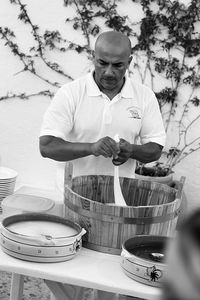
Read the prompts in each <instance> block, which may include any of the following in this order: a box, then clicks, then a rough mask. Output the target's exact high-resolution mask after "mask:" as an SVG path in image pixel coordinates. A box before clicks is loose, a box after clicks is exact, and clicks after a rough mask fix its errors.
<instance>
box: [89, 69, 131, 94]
mask: <svg viewBox="0 0 200 300" xmlns="http://www.w3.org/2000/svg"><path fill="white" fill-rule="evenodd" d="M93 74H94V70H92V71H91V72H90V73H89V74H88V75H87V81H86V87H87V94H88V96H92V97H93V96H94V97H95V96H100V95H102V92H101V91H100V89H99V87H98V85H97V84H96V82H95V80H94V77H93ZM119 94H121V96H122V97H123V98H132V88H131V80H130V77H129V76H128V74H127V73H126V75H125V83H124V86H123V88H122V90H121V92H120V93H119Z"/></svg>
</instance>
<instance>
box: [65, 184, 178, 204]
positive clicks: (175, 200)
mask: <svg viewBox="0 0 200 300" xmlns="http://www.w3.org/2000/svg"><path fill="white" fill-rule="evenodd" d="M65 187H67V189H68V191H69V192H70V193H72V194H74V195H76V196H78V197H79V198H81V199H83V200H86V201H89V202H91V203H95V204H97V205H99V206H100V207H101V206H102V207H103V206H105V205H106V204H109V205H106V206H107V207H109V206H110V207H113V206H115V207H120V208H121V207H123V208H125V209H130V208H131V207H137V208H145V207H146V208H147V207H152V208H153V207H155V206H156V207H164V206H169V205H170V203H173V204H176V202H178V201H180V200H181V199H180V198H177V197H176V198H175V199H174V200H173V201H171V202H168V203H163V204H159V205H148V206H146V205H137V206H135V205H126V206H123V205H116V204H115V203H113V202H112V203H101V202H98V201H94V200H92V199H89V198H86V197H84V196H81V195H80V194H78V193H76V192H74V191H73V190H72V189H71V188H70V187H69V186H68V185H65ZM173 189H174V188H173ZM174 190H176V189H174ZM176 191H177V190H176ZM66 193H67V192H66V191H65V192H64V197H65V198H66Z"/></svg>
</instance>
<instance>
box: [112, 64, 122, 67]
mask: <svg viewBox="0 0 200 300" xmlns="http://www.w3.org/2000/svg"><path fill="white" fill-rule="evenodd" d="M114 66H115V67H116V68H121V67H122V64H115V65H114Z"/></svg>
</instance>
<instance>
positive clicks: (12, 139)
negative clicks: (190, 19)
mask: <svg viewBox="0 0 200 300" xmlns="http://www.w3.org/2000/svg"><path fill="white" fill-rule="evenodd" d="M181 2H185V1H181ZM186 2H188V1H186ZM23 3H26V4H27V10H28V11H29V13H30V16H31V18H32V21H33V23H34V24H38V25H39V26H40V28H41V30H42V31H44V30H45V29H50V30H59V31H60V32H61V34H62V35H63V36H64V37H66V38H68V39H71V40H73V41H78V42H81V39H82V37H81V36H80V34H79V33H78V32H76V31H73V30H72V29H71V27H70V26H69V25H66V24H65V22H64V20H65V19H66V18H67V17H70V16H72V15H73V14H74V11H73V10H72V9H71V8H69V7H67V8H66V7H64V6H63V3H62V0H61V1H49V0H43V1H40V0H34V1H31V0H23ZM130 3H131V1H128V0H126V1H123V0H122V2H121V4H120V9H121V11H123V13H124V12H125V10H127V11H128V10H129V11H131V14H132V15H133V14H135V16H134V17H135V19H137V18H138V14H139V15H142V12H141V11H137V10H136V11H133V10H132V9H130V8H129V6H128V5H129V4H130ZM18 13H19V10H18V7H17V6H16V5H12V4H10V2H9V1H7V0H1V3H0V26H4V27H5V26H8V27H9V28H11V29H12V30H14V32H15V33H16V36H17V42H18V44H19V45H20V48H21V49H22V50H23V51H27V49H28V48H29V47H30V46H31V45H32V44H33V43H34V41H33V39H32V36H31V34H30V28H29V27H28V26H27V25H24V24H23V23H22V22H21V21H20V20H18V19H17V17H18ZM47 55H49V59H51V58H52V52H49V53H47ZM53 60H57V61H58V62H61V64H62V65H63V66H64V69H65V71H66V72H68V73H69V74H70V75H71V76H72V77H73V78H77V77H78V76H80V75H82V74H84V73H85V72H86V71H87V70H88V69H89V68H90V66H91V63H90V62H89V61H88V60H87V58H86V57H85V56H84V55H82V54H80V55H78V54H77V53H74V52H72V51H71V52H68V53H65V54H63V55H60V54H59V55H58V54H56V53H55V54H54V57H53ZM22 68H23V66H22V64H21V63H20V62H19V60H18V59H17V57H15V56H13V54H12V53H11V52H10V50H9V49H8V48H7V47H5V46H4V41H2V40H0V78H1V80H0V97H1V96H3V95H5V94H6V93H7V92H8V91H10V92H14V93H19V92H26V93H27V94H30V93H35V92H39V91H41V90H45V89H51V90H52V91H55V90H56V88H52V87H51V86H49V85H48V84H47V83H44V82H42V81H41V80H39V79H37V78H35V77H34V76H33V75H31V74H28V73H27V72H23V73H19V74H17V75H15V74H16V73H18V72H19V71H21V70H22ZM38 70H39V72H40V74H41V75H42V76H44V77H48V78H49V79H51V80H57V79H58V78H59V82H60V83H61V84H63V83H64V82H66V81H67V79H65V78H63V77H61V76H60V77H59V76H58V75H55V74H54V73H53V72H50V71H49V70H47V68H46V67H44V65H43V64H42V62H39V63H38ZM49 103H50V99H48V98H44V97H42V96H37V97H33V98H31V99H29V100H19V99H11V100H4V101H0V156H1V158H2V165H4V166H7V167H11V168H13V169H15V170H17V171H18V173H19V176H18V181H17V184H18V185H19V184H23V183H27V184H31V185H35V186H40V187H44V188H53V186H54V179H55V163H54V162H53V161H51V160H49V159H44V158H42V157H41V156H40V153H39V148H38V135H39V130H40V125H41V122H42V116H43V114H44V111H45V110H46V108H47V106H48V105H49ZM197 129H198V128H197ZM181 175H185V176H186V178H187V180H186V188H185V192H186V195H187V197H188V202H189V207H190V208H193V207H197V206H200V205H199V202H200V201H199V194H200V184H199V178H200V152H195V153H194V154H193V155H191V156H190V157H188V158H187V159H185V160H184V161H183V162H182V163H181V164H180V165H178V166H177V167H176V173H175V177H177V178H180V176H181Z"/></svg>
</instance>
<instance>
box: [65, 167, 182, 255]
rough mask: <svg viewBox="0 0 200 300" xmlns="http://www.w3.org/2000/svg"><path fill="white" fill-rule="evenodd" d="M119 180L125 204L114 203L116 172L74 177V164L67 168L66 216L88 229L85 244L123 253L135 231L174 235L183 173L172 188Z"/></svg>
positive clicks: (139, 181)
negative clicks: (125, 242)
mask: <svg viewBox="0 0 200 300" xmlns="http://www.w3.org/2000/svg"><path fill="white" fill-rule="evenodd" d="M120 184H121V188H122V193H123V196H124V199H125V201H126V204H127V206H125V207H124V206H117V205H115V204H114V191H113V188H114V177H113V176H105V175H100V176H95V175H89V176H80V177H74V178H72V169H71V164H70V167H69V166H68V167H67V168H66V172H65V216H66V218H68V219H71V220H72V221H73V222H77V223H79V224H80V226H81V227H83V228H85V230H86V231H87V233H86V234H85V236H83V246H84V247H86V248H90V249H93V250H96V251H100V252H106V253H111V254H120V253H121V246H122V244H123V242H124V241H125V240H127V239H129V238H131V237H133V236H135V235H161V236H172V235H173V233H174V231H175V228H176V223H177V218H178V215H179V213H180V205H181V198H182V189H183V185H184V177H183V178H181V180H180V182H176V186H175V187H173V188H172V187H169V186H168V185H164V184H160V183H157V182H152V181H144V180H138V179H130V178H123V177H121V178H120ZM106 203H107V204H108V203H109V204H110V205H106ZM111 203H113V204H111Z"/></svg>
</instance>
